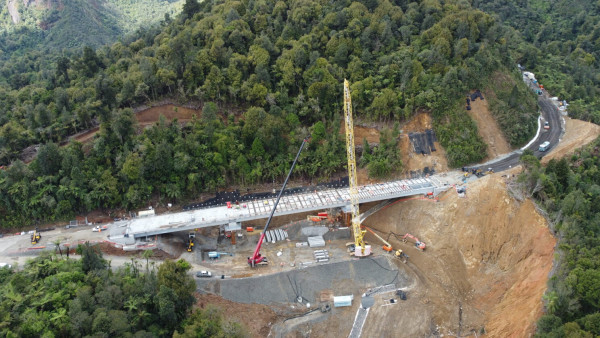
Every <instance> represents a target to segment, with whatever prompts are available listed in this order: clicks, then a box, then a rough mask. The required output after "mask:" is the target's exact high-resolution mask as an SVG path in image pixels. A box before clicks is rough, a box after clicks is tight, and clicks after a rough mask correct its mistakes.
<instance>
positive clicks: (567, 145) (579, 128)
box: [542, 117, 600, 164]
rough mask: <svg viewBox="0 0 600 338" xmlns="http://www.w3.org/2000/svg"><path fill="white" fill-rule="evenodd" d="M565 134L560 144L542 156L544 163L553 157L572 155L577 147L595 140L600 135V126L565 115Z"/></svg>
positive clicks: (559, 157)
mask: <svg viewBox="0 0 600 338" xmlns="http://www.w3.org/2000/svg"><path fill="white" fill-rule="evenodd" d="M565 123H566V126H565V134H564V136H563V138H562V140H561V141H560V143H559V144H558V146H557V147H556V148H554V149H552V151H551V152H550V153H549V154H548V155H546V156H544V157H543V158H542V164H546V163H548V161H550V160H551V159H557V160H558V159H561V158H563V157H564V156H567V155H571V154H573V153H574V152H575V150H576V149H578V148H581V147H583V146H584V145H586V144H588V143H590V142H592V141H594V140H595V139H596V138H598V136H600V126H598V125H597V124H593V123H591V122H585V121H581V120H576V119H572V118H569V117H565Z"/></svg>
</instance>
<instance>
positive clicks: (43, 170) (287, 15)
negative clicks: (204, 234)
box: [0, 0, 535, 226]
mask: <svg viewBox="0 0 600 338" xmlns="http://www.w3.org/2000/svg"><path fill="white" fill-rule="evenodd" d="M511 34H512V32H510V31H507V30H506V29H505V28H503V26H501V25H500V24H499V23H498V22H496V21H495V20H494V19H493V18H491V17H490V16H489V15H487V14H485V13H483V12H480V11H477V10H473V9H472V8H471V7H470V6H469V5H467V4H465V3H464V2H462V1H449V2H446V3H444V4H442V3H441V2H438V1H423V2H408V1H397V2H395V3H392V2H390V1H388V0H379V1H374V0H371V1H364V2H351V1H336V2H325V1H304V2H282V1H278V2H261V3H255V2H250V3H247V4H246V3H243V2H238V1H229V0H228V1H217V2H202V3H197V2H195V1H192V0H188V1H186V3H185V5H184V7H183V12H182V14H181V15H180V16H179V17H178V18H177V19H176V20H173V21H172V22H170V23H168V24H167V25H166V26H165V27H163V29H162V30H161V31H153V30H148V31H142V32H139V33H138V34H137V35H136V36H135V37H132V38H127V39H124V40H123V41H122V42H118V43H116V44H114V45H112V46H110V47H105V48H102V49H99V50H94V49H91V48H84V49H83V51H82V52H78V53H72V54H65V55H63V56H59V57H54V58H52V57H49V56H48V55H45V54H42V53H35V52H33V53H29V54H27V55H26V56H24V57H19V58H16V57H14V58H13V59H12V62H10V63H7V64H5V65H4V67H3V68H2V69H0V76H1V77H0V81H1V82H0V83H1V84H2V87H0V123H1V124H2V127H1V128H0V162H1V163H2V164H8V163H10V162H13V161H15V159H17V158H18V156H19V153H20V152H21V150H22V149H23V148H25V147H27V146H29V145H32V144H36V143H42V144H44V145H42V146H41V148H40V149H39V155H38V157H37V159H36V160H35V161H34V162H33V163H31V164H30V165H29V166H27V165H25V164H23V163H21V162H19V161H18V160H17V161H16V162H14V163H13V165H12V166H11V167H10V169H8V170H6V171H5V172H3V173H2V174H1V175H2V176H0V177H1V178H0V192H1V194H0V196H1V197H0V210H1V211H2V212H1V213H0V215H2V216H0V217H2V218H3V219H0V221H2V224H3V225H5V226H10V225H17V224H27V223H30V222H34V221H42V220H51V219H62V218H65V217H70V216H72V215H73V214H74V213H78V212H85V211H88V210H92V209H97V208H117V207H124V208H136V207H139V206H140V205H143V204H145V203H146V202H147V201H148V199H149V198H150V197H151V196H156V197H158V198H159V201H161V202H162V201H165V200H167V199H168V200H169V201H178V200H181V199H186V198H189V197H193V196H196V195H197V194H198V193H199V192H202V191H214V189H217V188H220V187H225V186H228V185H232V184H238V185H245V184H248V183H256V182H261V181H264V180H268V181H272V180H274V179H276V178H281V177H283V175H284V173H285V172H286V171H287V168H289V165H290V163H291V160H292V159H293V154H295V152H296V150H297V148H298V146H299V144H300V142H301V140H302V138H303V137H304V136H306V135H307V134H309V133H311V134H312V136H313V139H312V142H311V144H310V146H309V148H308V150H307V151H306V152H305V153H304V154H303V155H302V158H301V160H300V163H299V165H298V167H297V169H296V175H298V176H304V177H306V178H316V179H328V178H329V177H330V176H331V175H332V174H333V173H335V172H338V171H342V170H343V168H344V165H345V162H346V159H345V154H344V140H343V139H342V138H340V136H339V127H340V119H341V103H342V95H341V92H342V85H341V83H342V81H343V79H344V78H348V79H349V80H350V82H351V84H352V88H351V90H352V98H353V104H354V109H355V111H354V113H355V115H356V117H357V118H358V119H364V120H376V121H387V122H389V125H390V128H389V131H388V132H385V133H383V135H384V139H383V140H382V141H383V142H382V143H381V145H380V146H379V147H374V148H373V149H371V150H370V151H369V156H367V157H366V158H365V159H363V160H362V161H361V163H362V165H364V166H367V167H368V168H369V172H371V173H372V174H373V175H376V176H378V177H385V176H387V175H389V174H390V173H393V172H397V171H398V170H400V169H401V163H400V159H399V158H400V157H399V154H398V147H397V142H398V141H397V140H398V138H397V136H398V132H399V128H398V127H397V126H396V127H392V126H393V125H394V124H395V122H403V121H406V120H407V119H408V118H410V117H411V116H412V115H413V114H414V113H415V112H417V111H420V110H425V111H431V112H432V115H433V118H434V128H435V129H436V132H437V135H438V138H439V140H440V142H441V144H442V145H443V146H444V147H445V149H446V152H447V154H448V159H449V163H450V164H451V165H452V166H461V165H465V164H468V163H472V162H476V161H479V160H481V159H482V158H483V157H484V156H485V153H486V151H485V147H486V146H485V144H484V143H483V141H482V140H481V139H480V137H479V136H478V134H477V129H476V126H475V124H474V122H473V121H472V120H471V119H470V118H469V116H468V115H467V114H466V112H465V110H464V97H465V94H466V93H468V92H469V91H470V90H472V89H475V88H480V87H482V86H486V85H489V84H490V83H493V81H490V79H491V78H493V77H494V73H495V72H502V73H504V74H507V76H509V77H513V78H514V79H516V82H515V85H513V86H512V87H510V88H502V90H503V91H504V92H505V93H506V94H502V95H508V94H507V93H515V95H519V96H524V97H526V96H527V95H528V93H527V91H526V90H525V89H523V88H524V87H523V83H522V82H521V81H519V77H520V75H519V74H518V72H517V71H516V67H515V63H514V60H512V59H511V57H510V49H511V47H512V45H513V44H515V43H517V42H518V41H513V39H512V38H511V37H512V35H511ZM165 97H169V98H171V99H174V100H179V101H180V102H190V101H196V102H198V101H199V102H201V106H202V107H203V112H202V114H201V116H199V117H198V118H197V119H196V120H194V121H192V122H191V123H188V124H187V125H185V126H184V127H182V126H180V125H179V123H176V122H174V123H172V124H170V123H167V122H166V121H160V122H159V123H158V124H157V125H155V126H153V127H152V128H150V129H146V130H145V131H144V132H143V133H141V134H137V133H136V128H135V118H134V116H133V113H132V111H131V110H130V109H128V107H131V106H137V105H140V104H144V103H148V102H149V101H154V100H159V99H163V98H165ZM499 97H502V96H500V95H499ZM525 101H527V100H513V101H511V102H509V105H503V106H501V108H502V109H503V110H504V113H503V114H504V116H506V118H508V119H509V120H507V121H505V123H504V124H503V126H504V127H505V128H506V129H508V128H511V126H513V125H515V124H516V123H519V125H520V126H521V128H512V129H513V130H512V131H511V133H507V135H510V141H511V143H512V144H515V145H516V144H520V143H522V142H524V141H525V140H526V139H527V138H528V137H530V136H531V135H533V133H534V130H535V114H532V110H534V109H535V108H534V107H532V106H531V105H529V104H523V102H525ZM528 102H530V103H531V102H533V100H530V101H528ZM510 119H514V120H513V121H514V122H513V123H511V122H510V121H511V120H510ZM97 122H100V123H101V128H100V132H99V134H98V135H97V137H96V139H95V140H94V141H93V145H92V146H91V147H87V148H85V149H84V148H83V147H82V145H80V144H76V143H75V144H71V145H69V146H68V147H63V148H59V147H58V145H57V143H59V142H61V141H63V140H65V139H66V137H67V136H68V135H71V134H73V133H75V132H77V131H80V130H84V129H87V128H89V127H90V126H92V125H94V124H95V123H97Z"/></svg>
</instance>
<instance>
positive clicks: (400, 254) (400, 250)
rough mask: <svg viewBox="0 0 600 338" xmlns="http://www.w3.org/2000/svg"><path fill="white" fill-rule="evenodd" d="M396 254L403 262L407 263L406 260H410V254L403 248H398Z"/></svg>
mask: <svg viewBox="0 0 600 338" xmlns="http://www.w3.org/2000/svg"><path fill="white" fill-rule="evenodd" d="M394 256H395V257H396V258H398V259H399V260H401V261H402V263H406V261H407V260H408V255H407V254H405V253H404V252H403V251H402V249H398V250H396V252H395V253H394Z"/></svg>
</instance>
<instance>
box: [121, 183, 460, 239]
mask: <svg viewBox="0 0 600 338" xmlns="http://www.w3.org/2000/svg"><path fill="white" fill-rule="evenodd" d="M448 188H450V185H448V184H445V183H442V182H441V181H440V180H439V179H438V178H436V177H435V176H432V177H428V178H417V179H405V180H399V181H391V182H385V183H377V184H371V185H363V186H360V187H359V189H358V192H359V200H360V203H367V202H374V201H381V200H387V199H391V198H398V197H404V196H414V195H423V194H427V193H430V192H431V193H433V194H434V195H437V194H439V193H440V192H442V191H445V190H447V189H448ZM348 190H349V188H348V187H345V188H338V189H327V190H315V191H313V192H307V193H300V194H295V195H288V196H282V197H281V200H280V201H279V205H278V206H277V210H276V211H275V214H274V216H283V215H289V214H295V213H303V212H308V211H315V210H324V209H330V208H336V207H344V206H347V205H349V203H350V195H349V192H348ZM232 202H233V201H232ZM274 205H275V198H267V199H262V200H254V201H250V202H243V203H241V202H240V204H239V205H232V208H227V206H217V207H211V208H206V209H199V210H191V211H184V212H177V213H169V214H162V215H158V216H149V217H140V218H134V219H132V220H129V221H126V222H121V223H120V224H118V225H117V226H114V227H112V228H111V231H110V238H111V240H113V241H118V242H122V243H123V244H133V243H134V242H135V238H143V237H147V236H154V235H159V234H166V233H171V232H178V231H189V230H192V229H196V228H205V227H211V226H217V225H235V224H240V223H241V222H245V221H250V220H256V219H262V218H268V217H269V214H270V213H271V210H272V209H273V206H274Z"/></svg>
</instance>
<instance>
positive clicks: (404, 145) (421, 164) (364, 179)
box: [340, 112, 448, 185]
mask: <svg viewBox="0 0 600 338" xmlns="http://www.w3.org/2000/svg"><path fill="white" fill-rule="evenodd" d="M382 127H383V126H379V125H377V124H374V126H373V127H366V126H354V143H355V146H357V147H360V146H362V141H363V139H364V138H366V139H367V141H368V142H369V144H371V145H372V144H379V129H381V128H382ZM432 128H433V125H432V121H431V114H429V113H426V112H420V113H418V114H416V115H415V116H414V117H413V118H411V119H410V120H409V121H408V122H406V123H405V124H404V125H403V126H402V127H401V130H402V132H401V134H400V136H399V137H400V140H399V147H400V155H401V157H402V164H403V170H402V174H403V175H406V174H408V173H409V172H411V171H422V170H423V169H424V168H425V167H429V168H430V169H435V170H436V172H443V171H447V170H448V160H447V159H446V151H445V150H444V148H442V146H441V145H440V143H439V142H435V148H436V149H437V151H435V152H433V153H432V154H430V155H425V156H424V155H420V154H415V152H414V151H413V147H412V144H411V143H410V139H409V138H408V134H409V133H412V132H425V131H426V130H427V129H432ZM345 132H346V131H345V126H344V124H343V121H342V127H341V128H340V133H341V134H344V133H345ZM357 174H358V184H359V185H361V184H370V183H376V182H377V180H375V179H372V178H370V177H369V176H368V174H367V171H366V169H365V168H359V169H358V171H357Z"/></svg>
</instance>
